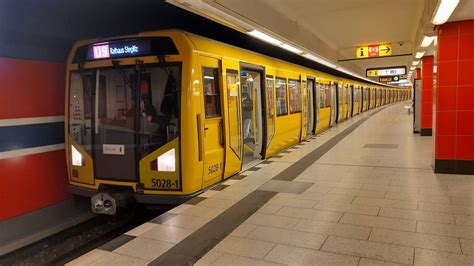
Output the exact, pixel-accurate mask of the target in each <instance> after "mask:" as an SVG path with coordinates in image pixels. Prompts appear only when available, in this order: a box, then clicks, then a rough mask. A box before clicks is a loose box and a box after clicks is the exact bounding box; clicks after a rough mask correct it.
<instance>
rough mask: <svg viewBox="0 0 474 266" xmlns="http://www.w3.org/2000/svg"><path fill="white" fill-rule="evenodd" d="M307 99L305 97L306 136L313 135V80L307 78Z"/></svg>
mask: <svg viewBox="0 0 474 266" xmlns="http://www.w3.org/2000/svg"><path fill="white" fill-rule="evenodd" d="M306 87H307V97H306V134H307V135H308V136H310V135H313V134H314V128H315V124H316V123H315V121H316V119H315V112H314V110H315V108H314V106H315V104H314V103H315V98H316V96H315V82H314V78H310V77H308V79H307V81H306Z"/></svg>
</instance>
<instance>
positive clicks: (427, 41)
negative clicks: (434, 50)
mask: <svg viewBox="0 0 474 266" xmlns="http://www.w3.org/2000/svg"><path fill="white" fill-rule="evenodd" d="M434 38H435V37H434V36H426V35H425V36H423V41H421V47H428V46H430V45H431V42H433V40H434Z"/></svg>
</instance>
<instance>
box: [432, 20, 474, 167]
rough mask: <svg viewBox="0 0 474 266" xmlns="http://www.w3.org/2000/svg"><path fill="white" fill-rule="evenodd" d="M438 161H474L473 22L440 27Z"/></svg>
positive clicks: (436, 151)
mask: <svg viewBox="0 0 474 266" xmlns="http://www.w3.org/2000/svg"><path fill="white" fill-rule="evenodd" d="M437 61H438V73H437V75H438V88H437V91H436V94H437V95H436V96H437V97H436V101H437V102H436V108H437V109H436V136H435V138H436V150H435V158H436V159H437V160H464V161H466V160H467V161H471V160H474V20H470V21H459V22H450V23H446V24H443V25H441V26H439V28H438V58H437Z"/></svg>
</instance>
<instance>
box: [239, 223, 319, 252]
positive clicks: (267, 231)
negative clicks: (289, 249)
mask: <svg viewBox="0 0 474 266" xmlns="http://www.w3.org/2000/svg"><path fill="white" fill-rule="evenodd" d="M326 237H327V236H325V235H320V234H314V233H308V232H301V231H295V230H288V229H282V228H275V227H266V226H259V227H257V228H256V229H255V230H253V231H252V232H251V233H250V234H248V235H247V238H251V239H256V240H262V241H268V242H275V243H279V244H286V245H290V246H298V247H304V248H310V249H319V248H320V247H321V245H322V244H323V243H324V240H326Z"/></svg>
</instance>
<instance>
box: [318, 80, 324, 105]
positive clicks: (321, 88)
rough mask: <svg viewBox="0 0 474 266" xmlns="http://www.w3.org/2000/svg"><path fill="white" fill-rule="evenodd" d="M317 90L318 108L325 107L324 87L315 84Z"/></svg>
mask: <svg viewBox="0 0 474 266" xmlns="http://www.w3.org/2000/svg"><path fill="white" fill-rule="evenodd" d="M317 86H318V90H319V108H321V109H322V108H325V107H326V90H325V89H324V85H323V84H321V83H317Z"/></svg>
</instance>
